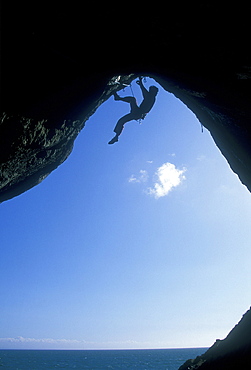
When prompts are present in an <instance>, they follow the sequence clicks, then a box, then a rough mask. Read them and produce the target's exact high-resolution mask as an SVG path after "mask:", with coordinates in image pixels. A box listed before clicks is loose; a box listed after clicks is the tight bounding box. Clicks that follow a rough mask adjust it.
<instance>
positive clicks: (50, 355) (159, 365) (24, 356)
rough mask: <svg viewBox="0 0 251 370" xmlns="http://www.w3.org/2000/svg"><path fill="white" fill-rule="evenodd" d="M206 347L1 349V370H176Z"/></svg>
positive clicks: (202, 351)
mask: <svg viewBox="0 0 251 370" xmlns="http://www.w3.org/2000/svg"><path fill="white" fill-rule="evenodd" d="M205 351H206V349H205V348H193V349H188V348H186V349H153V350H152V349H149V350H109V351H101V350H97V351H96V350H93V351H87V350H84V351H81V350H77V351H73V350H71V351H65V350H62V351H57V350H40V351H37V350H0V369H4V370H5V369H6V370H39V369H93V370H94V369H95V370H96V369H97V370H105V369H110V370H112V369H114V370H120V369H137V370H141V369H144V370H148V369H154V370H158V369H162V370H177V369H178V368H179V366H180V365H182V364H183V363H184V362H185V361H186V360H187V359H189V358H195V357H196V356H198V355H200V354H202V353H204V352H205Z"/></svg>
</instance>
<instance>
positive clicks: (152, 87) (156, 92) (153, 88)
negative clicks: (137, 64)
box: [149, 86, 159, 96]
mask: <svg viewBox="0 0 251 370" xmlns="http://www.w3.org/2000/svg"><path fill="white" fill-rule="evenodd" d="M158 91H159V89H158V88H157V87H156V86H150V88H149V93H150V94H152V95H153V96H156V95H157V94H158Z"/></svg>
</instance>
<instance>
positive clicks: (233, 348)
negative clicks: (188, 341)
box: [179, 310, 251, 370]
mask: <svg viewBox="0 0 251 370" xmlns="http://www.w3.org/2000/svg"><path fill="white" fill-rule="evenodd" d="M250 334H251V310H249V311H247V312H246V313H245V315H243V317H242V319H241V321H240V322H239V323H238V324H237V325H236V326H235V327H234V328H233V329H232V330H231V331H230V333H229V334H228V336H227V337H226V338H225V339H224V340H219V339H218V340H216V342H215V343H214V345H213V346H212V347H210V348H209V349H208V350H207V351H206V352H205V353H204V354H203V355H201V356H198V357H197V358H196V359H193V360H188V361H186V362H185V364H184V365H182V366H181V367H180V368H179V370H193V369H199V370H225V369H226V370H236V369H251V356H250V354H251V335H250Z"/></svg>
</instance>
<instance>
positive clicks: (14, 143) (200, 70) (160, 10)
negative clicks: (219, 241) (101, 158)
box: [0, 1, 251, 202]
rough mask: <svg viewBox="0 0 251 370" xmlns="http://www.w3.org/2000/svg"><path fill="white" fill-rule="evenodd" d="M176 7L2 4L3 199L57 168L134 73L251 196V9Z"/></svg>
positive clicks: (211, 3)
mask: <svg viewBox="0 0 251 370" xmlns="http://www.w3.org/2000/svg"><path fill="white" fill-rule="evenodd" d="M172 3H174V4H172V5H170V2H169V3H168V4H166V3H163V5H162V6H161V5H159V4H157V3H151V5H150V6H146V7H145V8H141V9H137V8H136V7H137V6H139V4H138V3H137V4H136V3H135V2H134V4H133V7H130V4H127V6H126V8H125V7H121V3H118V5H117V6H116V5H114V4H113V3H112V4H111V6H109V5H108V4H107V2H104V3H103V4H101V3H100V4H98V5H97V3H95V4H93V5H92V4H88V7H86V8H83V4H82V3H79V4H76V3H74V2H73V3H69V2H60V3H57V2H54V3H53V7H52V5H51V4H49V5H48V4H47V3H46V2H34V1H33V2H15V3H14V4H13V2H2V4H1V101H0V104H1V107H0V117H1V118H0V141H1V145H0V202H2V201H5V200H8V199H11V198H13V197H14V196H17V195H19V194H21V193H22V192H24V191H26V190H28V189H30V188H31V187H32V186H35V185H36V184H38V183H39V182H41V181H42V180H43V179H44V178H45V177H46V176H47V175H48V174H49V173H50V172H51V171H53V170H54V169H55V168H57V167H58V166H59V165H60V164H61V163H62V162H63V161H64V160H65V159H66V158H67V157H68V155H69V154H70V152H71V150H72V147H73V144H74V140H75V138H76V136H77V135H78V133H79V132H80V130H82V129H83V127H84V123H85V121H86V120H87V119H88V118H89V117H90V115H91V114H93V112H95V110H96V109H97V107H98V106H99V105H100V104H102V103H103V102H104V101H105V100H106V99H108V98H109V96H110V95H111V94H112V93H113V91H115V90H119V89H120V88H121V85H119V84H116V83H114V82H116V80H117V79H118V76H121V77H120V81H127V82H129V81H131V80H132V79H133V78H135V77H137V76H138V75H145V76H150V77H153V78H155V79H156V81H157V82H159V83H160V84H161V85H162V86H163V87H164V88H165V89H166V90H167V91H169V92H171V93H173V94H175V95H176V96H177V97H178V98H179V99H180V100H181V101H183V102H184V104H186V105H187V106H188V108H189V109H191V110H192V111H193V112H194V113H195V114H196V116H197V117H198V119H199V121H200V122H201V123H202V124H203V125H204V126H205V127H206V128H207V129H208V130H209V131H210V133H211V135H212V137H213V139H214V140H215V143H216V145H217V146H218V147H219V149H220V150H221V152H222V154H223V155H224V156H225V157H226V159H227V161H228V163H229V165H230V166H231V168H232V170H233V171H234V172H236V173H237V174H238V176H239V178H240V180H241V181H242V182H243V184H245V185H246V186H247V187H248V188H249V190H251V124H250V122H251V105H250V95H251V94H250V91H251V89H250V81H251V56H250V46H249V45H250V19H249V8H248V3H246V5H245V6H246V9H245V6H243V5H242V4H240V3H234V2H229V3H228V4H227V5H226V4H221V5H220V4H219V2H217V3H215V2H214V1H203V2H191V1H190V2H182V3H180V2H172ZM167 151H168V148H167Z"/></svg>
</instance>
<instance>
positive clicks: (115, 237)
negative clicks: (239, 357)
mask: <svg viewBox="0 0 251 370" xmlns="http://www.w3.org/2000/svg"><path fill="white" fill-rule="evenodd" d="M152 83H154V84H156V83H155V82H154V81H153V80H151V79H149V78H148V79H147V86H149V85H151V84H152ZM133 91H134V94H135V95H136V97H137V98H140V94H139V87H138V86H137V85H136V83H135V82H134V83H133ZM128 94H130V89H129V88H126V89H125V91H124V92H121V95H124V96H125V95H128ZM126 113H128V105H127V104H126V103H124V102H115V101H114V100H113V98H111V99H109V101H107V102H106V103H105V104H103V105H102V106H101V107H100V108H99V110H98V111H97V112H96V113H95V115H94V116H92V117H91V118H90V119H89V120H88V121H87V123H86V127H85V128H84V129H83V131H82V132H81V133H80V135H79V137H78V138H77V140H76V143H75V147H74V150H73V153H72V154H71V156H70V157H69V158H68V159H67V161H66V162H65V163H64V164H63V165H61V166H60V167H59V168H58V169H57V170H56V171H54V172H53V173H52V174H51V175H50V176H49V177H48V178H47V179H46V180H45V181H44V182H42V183H41V184H40V185H39V186H37V187H35V188H33V189H31V190H30V191H28V192H26V193H25V194H23V195H21V196H19V197H17V198H14V199H12V200H10V201H7V202H5V203H2V204H1V206H0V217H1V235H0V244H1V252H0V253H1V255H0V274H1V285H0V295H1V307H0V333H1V334H0V337H1V338H0V348H39V349H40V348H42V349H44V348H45V349H46V348H48V349H50V348H59V349H61V348H70V349H71V348H72V349H101V348H102V349H111V348H172V347H202V346H210V345H211V344H213V342H214V341H215V339H216V338H220V339H222V338H224V337H225V336H226V335H227V333H228V332H229V330H230V329H231V328H232V327H233V326H234V325H235V324H236V323H237V322H238V321H239V320H240V318H241V316H242V314H243V313H244V312H245V311H246V310H247V309H248V308H249V307H250V303H251V293H250V292H251V272H250V271H251V269H250V265H251V251H250V245H249V244H250V243H249V240H250V239H251V228H250V219H251V197H250V193H249V192H248V191H247V189H246V188H245V187H244V186H243V185H242V184H241V183H240V181H239V180H238V178H237V176H236V175H235V174H234V173H233V172H232V171H231V170H230V168H229V165H228V164H227V162H226V160H225V158H224V157H223V156H222V155H221V154H220V151H219V150H218V149H217V147H216V146H215V144H214V143H213V140H212V139H211V137H210V135H209V134H208V132H207V130H206V129H204V132H203V133H202V132H201V127H200V124H199V122H198V120H197V119H196V117H195V115H194V114H193V113H192V112H191V111H189V110H188V109H187V107H186V106H185V105H184V104H183V103H181V102H180V101H179V100H178V99H176V98H175V97H174V96H173V95H172V94H169V93H167V92H165V91H164V90H162V88H160V91H159V94H158V97H157V102H156V104H155V106H154V107H153V109H152V111H151V112H150V113H149V114H148V115H147V117H146V119H145V120H144V121H143V123H142V124H141V125H139V123H137V122H129V123H127V124H126V126H125V129H124V131H123V133H122V135H121V137H120V140H119V142H118V143H116V144H114V145H108V144H107V143H108V141H109V140H110V139H111V138H112V137H113V128H114V126H115V124H116V121H117V120H118V119H119V118H120V117H121V116H122V115H124V114H126Z"/></svg>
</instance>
